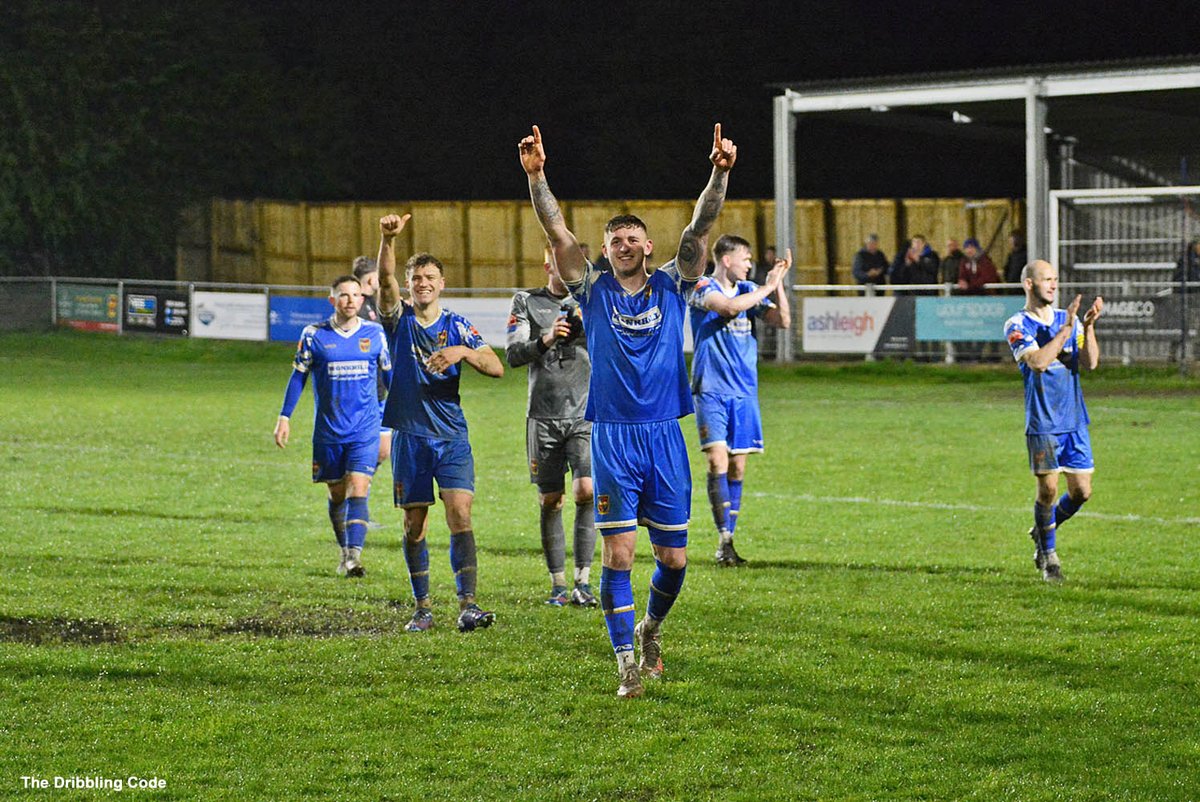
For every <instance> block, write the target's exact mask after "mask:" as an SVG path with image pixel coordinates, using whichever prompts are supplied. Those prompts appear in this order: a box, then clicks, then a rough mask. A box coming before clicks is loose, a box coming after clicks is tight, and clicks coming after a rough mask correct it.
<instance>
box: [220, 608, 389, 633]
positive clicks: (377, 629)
mask: <svg viewBox="0 0 1200 802" xmlns="http://www.w3.org/2000/svg"><path fill="white" fill-rule="evenodd" d="M407 621H408V617H407V616H404V617H399V616H392V615H388V614H386V613H385V614H383V615H380V613H378V612H370V611H358V612H356V611H354V610H289V609H283V608H279V609H273V610H270V611H266V612H263V613H261V614H259V615H252V616H247V617H245V618H239V619H237V620H236V621H233V622H231V623H229V624H226V625H224V626H221V627H219V628H218V629H217V632H218V633H220V634H222V635H254V636H258V637H267V638H294V637H308V638H333V637H339V636H345V635H388V634H392V633H396V632H401V631H402V630H403V629H404V624H405V623H407Z"/></svg>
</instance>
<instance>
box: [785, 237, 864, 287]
mask: <svg viewBox="0 0 1200 802" xmlns="http://www.w3.org/2000/svg"><path fill="white" fill-rule="evenodd" d="M767 264H773V262H768V263H767ZM887 269H888V260H887V256H886V255H885V254H884V252H883V251H881V250H879V235H878V234H869V235H868V236H867V240H866V242H865V243H863V247H862V248H861V249H860V250H859V252H858V253H856V254H854V268H853V270H854V281H855V283H857V284H883V283H885V281H886V276H887Z"/></svg>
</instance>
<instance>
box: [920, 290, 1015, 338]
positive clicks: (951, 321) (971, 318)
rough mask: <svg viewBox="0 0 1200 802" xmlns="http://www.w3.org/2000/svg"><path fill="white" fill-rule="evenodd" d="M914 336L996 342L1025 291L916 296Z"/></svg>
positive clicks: (1002, 336) (1002, 333)
mask: <svg viewBox="0 0 1200 802" xmlns="http://www.w3.org/2000/svg"><path fill="white" fill-rule="evenodd" d="M915 300H916V302H917V339H918V340H920V341H922V342H927V341H930V340H947V341H951V342H979V341H984V340H989V341H996V342H999V341H1001V340H1003V339H1004V321H1006V320H1008V319H1009V318H1010V317H1012V316H1013V315H1015V314H1016V313H1017V312H1019V311H1021V309H1022V307H1024V306H1025V296H1024V295H969V296H968V295H964V296H959V297H954V298H917V299H915Z"/></svg>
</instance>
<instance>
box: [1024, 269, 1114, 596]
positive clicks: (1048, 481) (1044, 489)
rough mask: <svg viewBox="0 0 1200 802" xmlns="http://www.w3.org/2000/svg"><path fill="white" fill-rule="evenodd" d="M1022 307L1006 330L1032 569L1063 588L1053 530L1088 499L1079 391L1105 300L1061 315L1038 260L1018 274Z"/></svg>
mask: <svg viewBox="0 0 1200 802" xmlns="http://www.w3.org/2000/svg"><path fill="white" fill-rule="evenodd" d="M1021 281H1022V283H1024V285H1025V308H1024V309H1022V310H1021V311H1020V312H1018V313H1017V314H1015V315H1013V316H1012V317H1010V318H1009V319H1008V320H1007V321H1006V322H1005V324H1004V337H1005V339H1007V340H1008V344H1009V347H1010V348H1012V353H1013V357H1014V358H1015V359H1016V360H1017V363H1018V364H1019V365H1020V366H1021V376H1022V378H1023V379H1024V380H1025V444H1026V448H1027V449H1028V451H1029V467H1030V470H1032V471H1033V474H1034V476H1035V477H1037V486H1038V489H1037V501H1036V503H1035V504H1034V505H1033V528H1032V529H1030V530H1029V534H1030V536H1031V537H1032V538H1033V541H1034V544H1035V551H1034V557H1033V561H1034V565H1036V566H1037V568H1038V570H1040V571H1041V572H1042V578H1043V579H1045V580H1046V581H1047V582H1061V581H1062V578H1063V575H1062V563H1061V561H1060V560H1059V558H1058V552H1057V550H1056V549H1055V536H1056V534H1057V530H1058V527H1059V526H1061V525H1062V524H1063V523H1065V522H1066V521H1067V519H1068V518H1070V517H1071V516H1072V515H1074V514H1075V513H1076V512H1078V511H1079V508H1080V507H1082V506H1083V504H1084V502H1086V501H1087V500H1088V499H1089V498H1090V497H1091V495H1092V472H1093V471H1094V470H1095V467H1096V466H1095V462H1094V461H1093V460H1092V444H1091V440H1090V439H1089V437H1088V423H1089V422H1090V421H1089V418H1088V412H1087V407H1086V406H1084V403H1083V390H1082V388H1081V387H1080V385H1079V371H1080V369H1081V368H1082V369H1086V370H1094V369H1095V367H1096V366H1097V365H1098V364H1100V344H1099V342H1098V341H1097V340H1096V319H1097V318H1099V317H1100V313H1101V312H1102V311H1104V299H1103V298H1101V297H1099V296H1097V297H1096V300H1095V301H1093V302H1092V305H1091V306H1090V307H1089V308H1088V310H1087V311H1086V312H1084V314H1083V321H1082V322H1080V321H1079V320H1078V319H1077V318H1076V314H1077V313H1078V312H1079V304H1080V300H1081V296H1079V295H1076V296H1075V300H1073V301H1071V304H1070V306H1068V307H1067V308H1066V310H1062V309H1055V308H1054V297H1055V294H1056V293H1057V292H1058V271H1057V270H1056V269H1055V267H1054V265H1052V264H1050V263H1049V262H1044V261H1041V260H1037V261H1033V262H1030V263H1029V264H1027V265H1026V266H1025V269H1024V270H1023V271H1022V273H1021ZM1060 471H1061V472H1062V473H1065V474H1066V475H1067V492H1066V493H1064V494H1063V495H1062V497H1061V498H1059V499H1058V501H1057V503H1055V496H1057V495H1058V474H1059V472H1060Z"/></svg>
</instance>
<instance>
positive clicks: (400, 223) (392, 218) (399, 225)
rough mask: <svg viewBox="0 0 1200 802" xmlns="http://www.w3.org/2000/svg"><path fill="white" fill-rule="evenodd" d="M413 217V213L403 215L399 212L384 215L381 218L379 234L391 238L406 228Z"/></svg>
mask: <svg viewBox="0 0 1200 802" xmlns="http://www.w3.org/2000/svg"><path fill="white" fill-rule="evenodd" d="M411 217H412V215H411V214H406V215H404V216H403V217H401V216H400V215H398V214H386V215H384V216H383V217H381V218H379V235H380V236H381V237H386V238H387V239H391V238H392V237H394V236H396V235H397V234H399V233H400V232H401V231H403V230H404V226H405V224H406V223H407V222H408V221H409V219H410V218H411Z"/></svg>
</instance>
